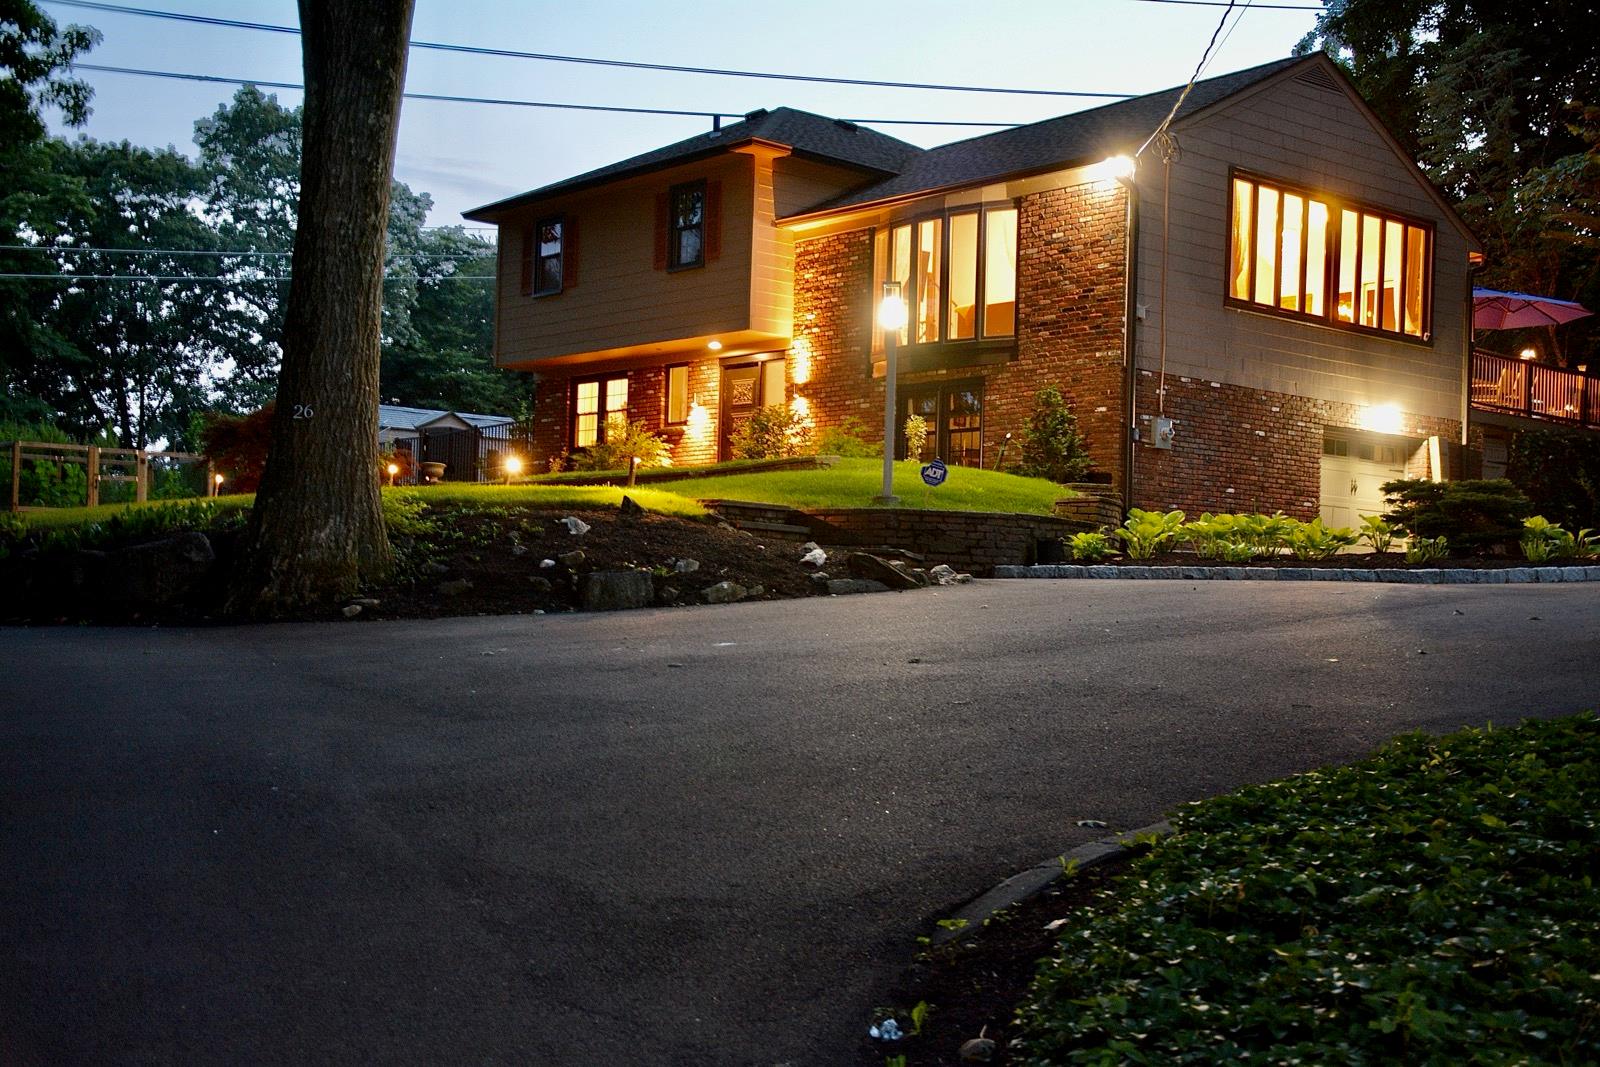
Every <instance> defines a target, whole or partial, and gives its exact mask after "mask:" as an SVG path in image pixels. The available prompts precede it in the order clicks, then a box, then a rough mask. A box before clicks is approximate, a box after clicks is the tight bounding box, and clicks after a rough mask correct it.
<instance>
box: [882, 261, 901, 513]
mask: <svg viewBox="0 0 1600 1067" xmlns="http://www.w3.org/2000/svg"><path fill="white" fill-rule="evenodd" d="M878 325H879V326H882V327H883V492H882V493H880V494H879V495H878V497H877V500H878V503H880V504H894V503H896V502H897V500H896V497H895V495H894V437H895V418H894V416H895V410H896V409H895V398H894V384H895V383H894V379H895V373H896V372H895V355H896V352H895V349H896V348H898V347H899V344H900V331H901V330H903V329H904V328H905V325H906V301H905V296H904V293H903V290H902V288H901V285H900V283H899V282H884V283H883V299H882V300H881V301H879V302H878Z"/></svg>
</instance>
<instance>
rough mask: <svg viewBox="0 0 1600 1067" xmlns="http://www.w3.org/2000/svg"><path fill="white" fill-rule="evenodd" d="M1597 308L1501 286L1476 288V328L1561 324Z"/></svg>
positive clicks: (1474, 313)
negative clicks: (1501, 287)
mask: <svg viewBox="0 0 1600 1067" xmlns="http://www.w3.org/2000/svg"><path fill="white" fill-rule="evenodd" d="M1593 314H1594V312H1592V311H1590V310H1589V309H1588V308H1586V307H1584V306H1583V305H1582V304H1579V303H1576V302H1574V301H1571V300H1557V299H1555V298H1554V297H1549V296H1534V295H1533V294H1531V293H1503V292H1500V291H1499V290H1498V289H1474V290H1472V328H1473V329H1474V330H1517V329H1522V328H1524V327H1528V326H1560V325H1561V324H1562V323H1563V322H1571V321H1572V320H1573V319H1581V318H1584V317H1586V316H1589V315H1593Z"/></svg>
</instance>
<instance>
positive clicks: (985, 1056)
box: [958, 1037, 995, 1063]
mask: <svg viewBox="0 0 1600 1067" xmlns="http://www.w3.org/2000/svg"><path fill="white" fill-rule="evenodd" d="M994 1052H995V1044H994V1039H993V1038H989V1037H974V1038H972V1039H970V1040H968V1041H963V1042H962V1043H961V1050H960V1052H959V1053H958V1055H960V1057H961V1062H962V1063H989V1062H990V1061H991V1060H993V1059H994Z"/></svg>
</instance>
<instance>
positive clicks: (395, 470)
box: [385, 463, 400, 489]
mask: <svg viewBox="0 0 1600 1067" xmlns="http://www.w3.org/2000/svg"><path fill="white" fill-rule="evenodd" d="M385 470H387V471H388V472H389V488H390V489H393V488H394V476H395V475H396V474H399V473H400V465H399V464H398V463H391V464H389V466H388V467H386V468H385Z"/></svg>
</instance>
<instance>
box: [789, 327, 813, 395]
mask: <svg viewBox="0 0 1600 1067" xmlns="http://www.w3.org/2000/svg"><path fill="white" fill-rule="evenodd" d="M789 376H790V377H791V378H792V379H793V380H794V384H796V385H804V384H806V383H807V382H809V381H810V380H811V342H810V341H808V340H807V339H806V338H804V337H797V338H795V340H794V343H793V344H791V345H790V346H789Z"/></svg>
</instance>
